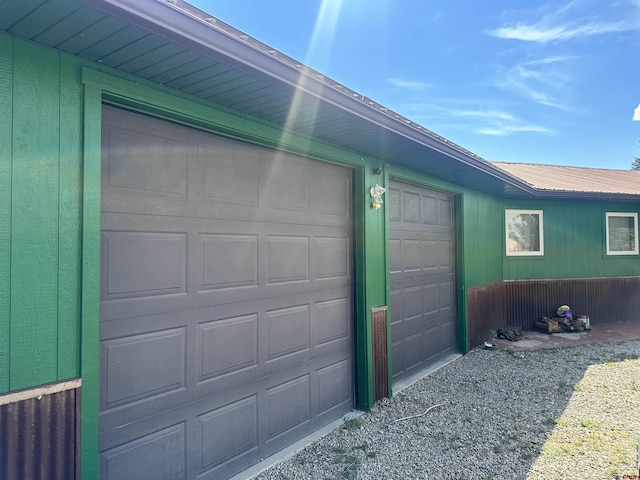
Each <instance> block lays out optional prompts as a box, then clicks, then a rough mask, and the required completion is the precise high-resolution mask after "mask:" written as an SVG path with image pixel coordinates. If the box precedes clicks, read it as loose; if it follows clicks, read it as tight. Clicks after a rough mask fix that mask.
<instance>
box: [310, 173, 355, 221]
mask: <svg viewBox="0 0 640 480" xmlns="http://www.w3.org/2000/svg"><path fill="white" fill-rule="evenodd" d="M312 175H313V176H312V181H311V193H310V197H311V204H310V208H309V210H310V212H311V213H312V214H313V215H317V214H326V215H331V216H335V217H338V218H343V219H347V218H350V217H351V182H350V180H349V179H348V178H345V177H344V175H343V174H342V172H341V171H340V170H339V169H337V168H336V167H335V166H333V165H329V166H324V165H317V166H315V169H314V171H313V173H312Z"/></svg>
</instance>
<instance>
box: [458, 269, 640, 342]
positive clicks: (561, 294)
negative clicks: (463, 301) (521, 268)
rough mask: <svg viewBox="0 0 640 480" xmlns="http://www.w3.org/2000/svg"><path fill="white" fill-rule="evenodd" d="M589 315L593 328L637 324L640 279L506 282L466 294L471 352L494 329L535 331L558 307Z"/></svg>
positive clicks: (477, 288)
mask: <svg viewBox="0 0 640 480" xmlns="http://www.w3.org/2000/svg"><path fill="white" fill-rule="evenodd" d="M564 304H566V305H569V306H570V307H571V308H572V309H573V312H574V313H575V314H576V315H589V319H590V322H591V325H592V326H597V325H604V324H608V323H617V322H630V321H636V320H638V313H637V312H639V311H640V277H603V278H569V279H566V278H562V279H549V280H507V281H504V282H496V283H491V284H487V285H481V286H479V287H473V288H470V289H469V290H468V291H467V312H468V321H469V348H474V347H476V346H478V345H480V344H481V343H482V342H484V341H485V340H486V339H487V336H488V333H489V331H490V330H496V329H498V328H503V327H507V326H517V327H519V328H523V329H533V328H534V327H535V322H536V320H539V319H540V318H541V317H543V316H554V315H555V310H556V309H557V308H558V307H559V306H560V305H564Z"/></svg>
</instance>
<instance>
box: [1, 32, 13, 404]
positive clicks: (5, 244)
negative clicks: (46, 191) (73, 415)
mask: <svg viewBox="0 0 640 480" xmlns="http://www.w3.org/2000/svg"><path fill="white" fill-rule="evenodd" d="M11 47H12V42H11V39H10V38H9V37H7V36H3V35H0V112H2V114H1V115H0V392H6V391H8V390H9V376H10V365H9V355H10V353H11V351H10V346H11V321H10V319H11V269H10V267H11V233H10V229H11V144H12V141H11V116H12V115H13V101H12V93H13V49H12V48H11Z"/></svg>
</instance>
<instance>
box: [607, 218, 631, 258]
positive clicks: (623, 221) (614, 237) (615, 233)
mask: <svg viewBox="0 0 640 480" xmlns="http://www.w3.org/2000/svg"><path fill="white" fill-rule="evenodd" d="M637 253H638V214H637V213H620V212H607V255H635V254H637Z"/></svg>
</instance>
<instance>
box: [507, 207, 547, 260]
mask: <svg viewBox="0 0 640 480" xmlns="http://www.w3.org/2000/svg"><path fill="white" fill-rule="evenodd" d="M505 225H506V234H507V238H506V242H507V255H544V234H543V225H542V210H506V211H505Z"/></svg>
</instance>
